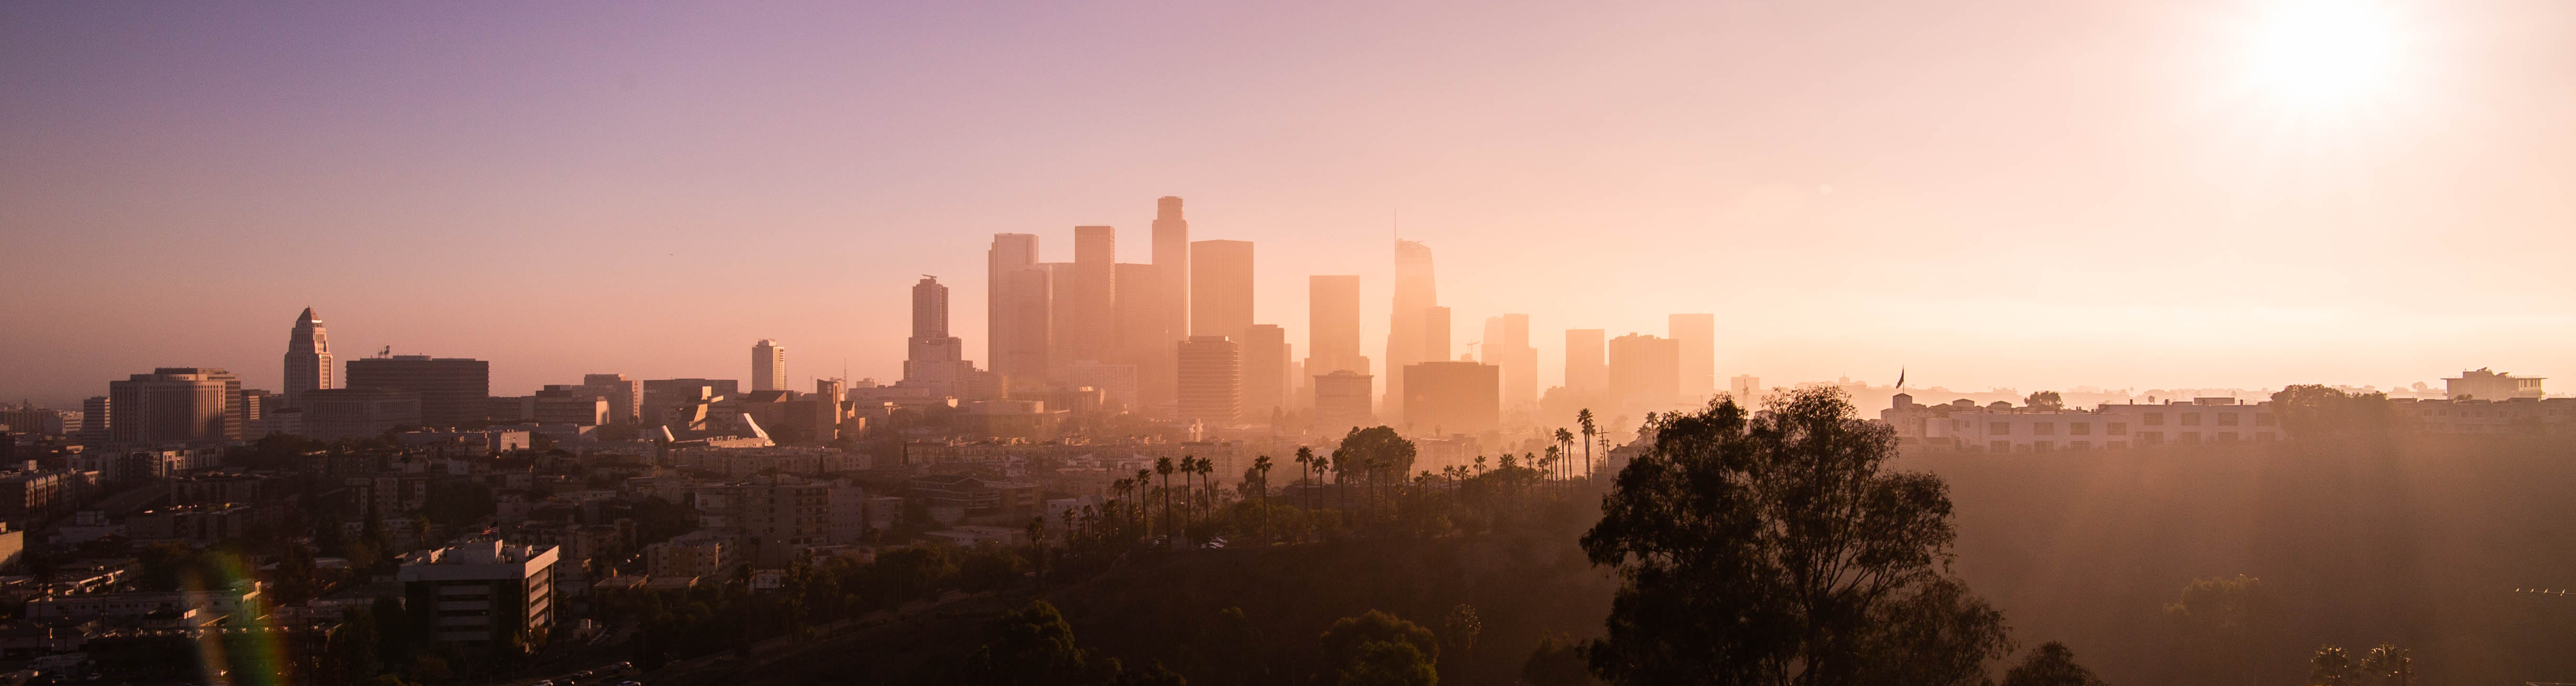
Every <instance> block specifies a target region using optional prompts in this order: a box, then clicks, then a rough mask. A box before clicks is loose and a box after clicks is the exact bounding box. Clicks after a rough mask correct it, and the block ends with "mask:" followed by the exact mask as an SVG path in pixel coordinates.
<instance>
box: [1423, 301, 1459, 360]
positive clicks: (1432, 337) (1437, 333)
mask: <svg viewBox="0 0 2576 686" xmlns="http://www.w3.org/2000/svg"><path fill="white" fill-rule="evenodd" d="M1453 330H1454V329H1453V328H1452V327H1450V326H1449V308H1447V307H1442V306H1439V305H1433V306H1430V307H1425V308H1422V361H1424V362H1450V361H1452V360H1450V359H1449V353H1450V351H1452V350H1455V349H1456V348H1453V347H1451V346H1450V345H1449V332H1450V331H1453Z"/></svg>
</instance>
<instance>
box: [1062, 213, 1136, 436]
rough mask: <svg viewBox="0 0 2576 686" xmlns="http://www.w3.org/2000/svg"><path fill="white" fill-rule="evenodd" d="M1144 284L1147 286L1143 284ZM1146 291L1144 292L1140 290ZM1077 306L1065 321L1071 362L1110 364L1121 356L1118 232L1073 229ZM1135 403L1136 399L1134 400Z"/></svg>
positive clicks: (1065, 335) (1075, 297)
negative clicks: (1119, 345) (1086, 361)
mask: <svg viewBox="0 0 2576 686" xmlns="http://www.w3.org/2000/svg"><path fill="white" fill-rule="evenodd" d="M1139 285H1143V284H1139ZM1139 290H1143V289H1139ZM1073 291H1074V292H1073V307H1071V308H1070V310H1071V311H1070V312H1068V314H1069V315H1070V316H1068V317H1067V318H1066V319H1065V320H1064V321H1066V322H1069V323H1070V324H1072V329H1071V330H1069V331H1058V332H1057V335H1058V336H1062V337H1064V338H1066V339H1067V340H1066V342H1067V345H1066V346H1065V347H1066V351H1067V352H1070V353H1072V355H1073V357H1072V359H1071V360H1066V361H1067V362H1070V361H1073V360H1092V361H1096V362H1110V361H1115V360H1117V359H1118V358H1119V355H1118V354H1117V353H1118V318H1117V317H1118V230H1117V229H1114V228H1111V227H1107V226H1076V227H1073ZM1131 400H1132V399H1131Z"/></svg>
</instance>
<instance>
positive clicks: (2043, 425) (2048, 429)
mask: <svg viewBox="0 0 2576 686" xmlns="http://www.w3.org/2000/svg"><path fill="white" fill-rule="evenodd" d="M2030 432H2031V433H2032V434H2036V435H2040V436H2055V435H2057V422H2031V423H2030Z"/></svg>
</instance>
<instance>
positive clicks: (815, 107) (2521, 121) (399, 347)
mask: <svg viewBox="0 0 2576 686" xmlns="http://www.w3.org/2000/svg"><path fill="white" fill-rule="evenodd" d="M2289 4H2290V5H2294V6H2295V5H2303V4H2309V3H2289ZM2279 5H2280V3H2262V2H2195V3H2087V4H2075V5H2070V4H2066V3H1978V4H1949V3H1937V4H1936V3H1907V4H1893V5H1875V4H1854V3H1778V4H1772V3H1753V4H1735V5H1698V4H1668V5H1654V4H1639V5H1622V6H1617V7H1607V8H1594V7H1580V8H1578V7H1573V6H1564V5H1557V4H1548V3H1510V4H1485V3H1479V4H1476V5H1474V9H1473V10H1472V11H1468V10H1467V8H1466V7H1465V6H1460V5H1454V4H1427V5H1407V6H1404V7H1380V6H1345V5H1331V4H1324V5H1300V6H1295V7H1260V8H1251V7H1211V6H1203V5H1153V4H1127V5H1113V6H1109V7H1086V8H1081V9H1079V10H1077V9H1074V8H1049V7H1010V8H1008V9H1005V8H1004V7H1003V6H998V5H983V4H967V5H953V4H952V5H940V6H936V7H916V8H894V7H882V6H847V5H831V4H815V5H768V6H763V7H757V8H727V9H725V10H722V11H716V10H712V9H707V8H690V7H687V6H674V5H651V6H622V7H617V8H613V9H606V10H603V9H602V8H595V7H573V6H565V7H545V8H510V10H511V11H507V12H502V11H482V12H467V11H448V10H449V9H450V8H409V9H405V8H387V7H345V8H343V7H333V8H316V7H296V8H290V7H281V6H263V5H257V4H205V5H189V6H184V7H156V8H151V9H149V10H145V9H142V8H137V7H116V6H105V7H102V6H78V5H13V6H10V7H6V8H0V83H5V84H6V85H7V87H8V90H9V91H10V92H12V93H13V94H14V95H13V96H12V97H10V98H7V99H6V101H5V102H0V146H5V149H6V150H8V151H9V152H8V156H9V157H10V158H11V159H12V162H11V163H10V164H8V165H6V166H5V168H0V208H5V209H0V231H5V232H6V233H7V234H9V235H11V236H13V237H16V238H18V239H19V242H20V244H21V245H22V246H23V247H24V249H19V250H12V251H9V252H8V254H7V256H5V257H0V265H5V273H6V274H7V275H8V277H7V278H8V279H9V280H10V282H11V284H12V285H13V286H14V287H13V288H12V289H11V290H12V291H13V292H15V293H17V294H18V295H15V296H12V297H11V298H9V299H8V305H7V307H6V310H7V311H6V319H8V320H9V321H10V322H11V323H12V325H11V326H7V327H0V356H5V357H6V358H8V359H12V360H26V359H30V358H35V357H41V358H43V359H45V360H47V361H46V363H44V364H26V363H23V362H22V363H18V364H11V365H7V366H6V367H5V368H4V369H0V390H5V391H6V392H8V393H9V394H11V395H12V396H13V397H18V396H25V397H31V398H35V399H39V400H46V401H49V402H53V403H57V404H59V403H63V402H68V401H73V400H76V399H77V398H79V397H84V396H87V395H94V394H96V393H97V392H98V389H97V386H96V384H97V380H98V379H102V378H108V377H110V376H114V375H117V374H122V373H126V372H129V371H131V370H134V369H138V368H146V367H151V366H154V365H160V364H173V363H186V364H201V365H219V366H227V367H233V368H238V369H240V370H241V372H242V373H243V374H244V375H245V378H246V380H248V381H250V382H252V383H253V384H255V385H262V386H265V385H269V384H271V383H273V382H272V381H269V380H268V379H269V377H270V375H271V374H272V373H273V372H271V371H269V369H268V367H269V366H270V365H267V364H264V363H261V362H263V361H265V360H267V359H268V358H269V356H271V355H273V354H274V353H273V348H274V347H275V345H276V338H277V335H276V332H277V330H278V329H279V328H280V327H282V326H283V325H285V324H287V323H289V322H291V319H292V316H293V314H294V313H295V312H296V311H298V310H299V309H301V308H303V307H306V306H312V307H315V308H317V309H318V310H319V311H320V312H322V313H323V314H325V315H326V316H327V317H329V318H330V319H331V320H332V322H333V325H334V327H335V330H336V331H338V332H341V333H340V334H339V335H340V336H342V344H341V345H342V351H343V355H344V356H352V354H353V353H364V352H372V351H374V350H376V349H377V348H379V347H382V346H392V347H393V348H394V350H395V352H397V353H420V354H435V355H446V356H470V357H476V358H481V359H488V360H492V361H493V375H494V376H493V381H494V384H495V386H496V387H499V388H505V389H525V388H534V387H536V386H538V385H541V384H543V383H548V382H556V381H559V380H561V379H563V378H566V377H569V376H572V375H578V374H581V373H584V372H593V371H603V370H611V369H614V370H621V371H624V372H625V373H628V374H630V375H640V376H644V377H656V378H658V377H662V376H711V375H720V374H736V373H738V372H736V371H735V369H734V368H735V367H737V366H739V364H740V362H739V360H740V357H741V352H740V351H741V349H742V348H743V347H744V346H745V345H747V344H749V343H750V342H752V341H754V340H758V339H762V338H775V339H779V340H781V341H784V342H787V343H788V344H790V345H792V346H794V349H795V350H796V352H797V358H796V360H795V361H794V363H793V364H794V366H793V370H792V374H793V375H794V376H795V377H796V378H797V379H798V380H799V382H800V383H801V382H802V380H803V379H806V378H808V377H817V376H820V377H830V376H840V375H841V370H842V369H843V367H844V364H846V366H847V369H848V370H849V374H850V375H851V376H852V377H853V378H855V377H877V378H880V379H889V380H890V379H892V378H894V377H898V376H900V368H899V365H898V362H899V361H900V360H901V359H902V356H903V352H902V350H903V348H902V345H903V344H902V338H903V336H904V333H903V332H902V331H901V327H900V326H899V325H897V324H896V322H900V321H902V319H903V317H904V309H903V308H904V307H905V299H904V297H903V293H904V291H903V289H904V288H905V287H906V286H907V285H908V284H909V283H911V282H912V281H913V280H915V279H917V278H918V276H917V275H918V274H937V275H941V276H943V277H945V278H944V279H943V281H945V282H947V283H950V284H952V285H954V287H955V288H956V289H957V292H956V298H955V300H956V302H957V303H958V307H957V312H956V315H957V316H956V319H957V325H956V327H955V333H956V334H957V335H958V336H960V337H962V338H964V339H966V340H967V341H968V349H969V350H970V353H969V355H968V357H969V358H971V359H979V360H980V359H982V358H983V357H984V353H983V351H982V348H983V341H984V332H983V330H982V329H983V322H984V318H983V317H982V316H980V308H981V307H982V303H983V301H984V298H983V294H982V293H981V289H982V284H983V280H982V279H981V278H978V277H979V276H980V271H981V266H982V263H981V262H980V259H981V257H982V253H983V248H984V247H985V244H986V242H987V240H988V238H989V236H990V235H991V234H994V233H1000V232H1024V233H1038V234H1043V235H1047V236H1048V238H1049V239H1050V240H1049V241H1047V242H1046V243H1045V244H1044V245H1043V251H1044V253H1045V259H1047V260H1050V261H1055V260H1067V259H1070V248H1071V245H1070V240H1069V236H1068V235H1067V230H1068V229H1069V227H1072V226H1074V225H1077V224H1107V225H1114V226H1117V227H1119V228H1120V229H1121V233H1122V238H1125V239H1126V240H1123V241H1121V243H1122V245H1121V248H1120V253H1121V254H1120V258H1121V261H1129V262H1141V261H1145V244H1146V241H1145V240H1143V236H1144V235H1145V231H1146V228H1147V227H1146V224H1147V221H1148V220H1149V219H1150V218H1151V216H1152V210H1153V207H1152V199H1153V198H1154V197H1157V196H1162V195H1177V196H1181V197H1185V198H1188V199H1189V200H1190V218H1191V222H1192V226H1193V229H1194V233H1193V237H1194V238H1200V239H1213V238H1224V239H1241V240H1251V241H1255V242H1257V243H1258V244H1259V252H1258V260H1259V268H1258V280H1259V281H1258V289H1259V291H1258V296H1259V297H1258V308H1259V319H1261V320H1262V321H1266V322H1267V321H1275V322H1277V323H1279V324H1281V325H1283V326H1285V327H1287V328H1288V335H1289V338H1290V340H1295V341H1302V340H1303V339H1304V337H1305V331H1304V325H1305V323H1304V313H1305V302H1304V295H1305V292H1304V284H1305V277H1306V276H1307V275H1310V274H1357V275H1360V276H1361V277H1362V288H1363V292H1364V297H1363V299H1362V301H1363V303H1364V305H1365V307H1366V308H1367V310H1366V311H1365V313H1364V316H1363V317H1362V322H1363V326H1364V331H1363V337H1364V339H1365V340H1369V341H1372V344H1371V345H1372V346H1374V345H1375V343H1374V342H1376V341H1381V340H1383V337H1384V335H1385V329H1384V327H1385V326H1386V321H1387V319H1386V313H1385V310H1384V307H1385V303H1386V302H1387V294H1388V290H1387V289H1388V288H1389V281H1388V275H1389V274H1390V268H1391V266H1390V259H1389V255H1388V252H1387V248H1386V246H1387V245H1388V238H1389V236H1390V235H1392V234H1397V233H1400V234H1401V235H1402V236H1403V237H1405V238H1409V239H1414V240H1420V241H1423V242H1424V243H1426V244H1428V245H1430V246H1431V247H1432V248H1433V249H1434V250H1435V251H1437V253H1438V257H1439V267H1440V280H1441V299H1442V304H1444V305H1449V306H1451V307H1452V308H1454V310H1455V311H1456V312H1457V316H1456V317H1455V325H1456V328H1457V333H1456V334H1455V340H1456V341H1458V342H1459V343H1460V344H1461V346H1460V352H1465V348H1464V345H1463V344H1464V343H1466V342H1468V341H1473V340H1476V338H1477V337H1478V335H1477V333H1478V332H1477V330H1476V325H1477V323H1478V322H1481V321H1482V320H1483V319H1484V318H1485V317H1487V316H1491V315H1496V314H1502V313H1506V312H1525V313H1529V314H1530V315H1531V316H1532V324H1531V326H1532V330H1533V331H1535V332H1538V333H1536V334H1533V340H1535V341H1537V343H1536V344H1537V345H1538V346H1539V348H1540V351H1541V352H1540V355H1539V357H1540V359H1541V360H1542V363H1541V370H1542V371H1541V376H1542V378H1548V379H1554V378H1556V377H1557V375H1558V374H1559V372H1558V370H1557V366H1558V364H1559V361H1560V360H1561V359H1562V356H1561V350H1560V344H1559V339H1558V338H1557V337H1555V336H1553V335H1550V334H1551V333H1552V332H1555V331H1558V330H1561V329H1565V328H1603V329H1607V330H1609V331H1610V332H1611V335H1613V336H1616V335H1619V334H1621V333H1625V332H1628V331H1638V332H1645V333H1656V332H1659V331H1661V329H1662V318H1663V314H1664V313H1668V312H1713V313H1719V314H1720V329H1721V331H1722V334H1723V335H1722V336H1721V338H1722V340H1721V342H1720V345H1719V359H1720V362H1719V371H1720V373H1721V374H1722V375H1732V374H1753V375H1757V376H1761V377H1763V378H1765V379H1770V380H1774V381H1780V382H1787V381H1809V380H1830V379H1833V378H1836V377H1841V376H1850V377H1852V378H1855V379H1862V380H1867V381H1870V382H1873V383H1877V384H1881V385H1884V384H1888V383H1891V382H1893V380H1894V376H1895V374H1896V372H1897V370H1898V369H1899V368H1900V367H1903V368H1905V369H1908V370H1910V371H1909V373H1910V374H1912V377H1911V378H1912V379H1913V380H1914V382H1915V383H1917V384H1934V385H1947V386H1949V387H1952V388H1959V389H1971V388H1973V389H1984V388H1988V387H2014V388H2020V389H2022V390H2024V391H2028V390H2032V389H2038V388H2048V387H2071V386H2079V385H2082V386H2097V387H2104V388H2136V389H2146V388H2157V387H2241V388H2247V389H2259V388H2271V387H2278V386H2281V385H2284V384H2288V383H2297V382H2303V381H2327V382H2332V383H2340V384H2349V385H2354V386H2360V385H2376V386H2379V387H2382V388H2386V387H2390V386H2394V385H2400V384H2406V383H2413V382H2434V381H2435V380H2436V379H2438V378H2439V377H2441V376H2444V375H2448V374H2451V373H2455V372H2457V371H2458V370H2459V369H2462V368H2474V367H2480V366H2493V367H2495V368H2497V369H2500V370H2510V371H2513V372H2515V373H2520V374H2527V375H2534V376H2558V377H2568V376H2571V375H2576V370H2570V369H2567V368H2565V365H2566V364H2567V363H2566V359H2567V358H2566V357H2565V356H2564V355H2559V354H2553V353H2555V352H2557V351H2559V350H2561V349H2562V348H2563V346H2560V345H2559V344H2557V343H2556V342H2555V341H2558V340H2563V339H2565V338H2566V337H2567V336H2568V335H2569V334H2571V333H2576V316H2571V315H2570V314H2568V310H2567V309H2566V308H2565V307H2564V305H2565V304H2566V300H2565V298H2566V294H2567V293H2570V292H2576V276H2570V275H2571V274H2576V270H2569V269H2567V268H2566V266H2567V265H2566V264H2565V260H2566V258H2565V256H2566V255H2568V254H2571V252H2570V248H2576V245H2571V243H2570V241H2576V239H2571V238H2569V236H2570V235H2571V232H2569V231H2568V230H2567V228H2568V227H2569V226H2576V203H2571V202H2570V200H2569V198H2568V196H2567V194H2566V192H2565V189H2567V188H2569V187H2576V162H2571V160H2576V154H2570V153H2576V133H2571V131H2570V129H2571V127H2569V126H2567V125H2566V122H2568V121H2571V120H2576V89H2570V88H2566V87H2565V85H2566V82H2565V74H2567V73H2568V72H2569V70H2570V69H2571V67H2576V40H2571V38H2572V37H2576V36H2571V31H2576V29H2571V28H2570V27H2571V26H2576V17H2571V12H2576V9H2571V8H2570V7H2569V6H2568V5H2566V4H2564V3H2552V2H2475V3H2465V4H2462V3H2446V4H2439V5H2436V4H2431V3H2361V4H2360V6H2361V7H2362V10H2361V12H2362V14H2360V15H2359V16H2360V17H2361V18H2360V19H2357V20H2353V21H2356V22H2360V26H2359V28H2357V29H2355V30H2357V31H2361V32H2365V35H2362V36H2361V38H2359V39H2356V40H2360V41H2365V43H2364V44H2361V45H2359V46H2344V45H2341V44H2338V43H2334V42H2331V41H2328V42H2326V43H2324V44H2322V45H2307V44H2301V43H2298V42H2297V41H2301V40H2309V39H2308V38H2307V37H2304V36H2302V35H2296V34H2295V27H2294V29H2293V32H2294V35H2290V36H2288V37H2286V38H2285V37H2281V36H2278V35H2275V34H2278V33H2280V32H2281V31H2283V29H2280V28H2278V27H2276V26H2274V25H2273V24H2271V23H2267V22H2275V21H2276V20H2275V19H2273V18H2272V14H2275V13H2278V11H2279V10H2277V9H2276V8H2277V6H2279ZM495 9H498V8H495ZM2293 11H2297V10H2296V8H2295V7H2294V8H2293ZM2330 38H2331V36H2330ZM2267 41H2268V42H2267ZM2283 41H2289V42H2291V45H2289V47H2287V48H2283V47H2281V46H2280V45H2278V43H2281V42H2283ZM2283 49H2287V50H2292V51H2309V52H2314V51H2318V50H2324V51H2327V52H2326V53H2325V54H2327V55H2328V56H2333V55H2336V54H2340V53H2335V52H2332V51H2334V50H2346V51H2366V52H2361V53H2357V54H2361V55H2362V57H2363V58H2366V59H2369V60H2377V61H2376V62H2371V64H2383V65H2394V66H2384V67H2382V68H2379V69H2378V70H2377V71H2375V72H2372V73H2365V74H2360V75H2357V76H2353V77H2351V78H2353V79H2356V80H2359V81H2361V82H2364V83H2363V85H2364V87H2357V88H2345V89H2340V90H2337V91H2334V92H2325V93H2316V92H2309V91H2305V90H2287V89H2279V88H2274V87H2272V86H2271V85H2270V84H2267V83H2265V82H2263V81H2261V80H2260V79H2262V78H2265V76H2264V74H2265V72H2264V71H2263V70H2264V69H2266V68H2267V67H2266V66H2265V65H2267V64H2269V63H2268V62H2265V61H2264V60H2266V59H2274V58H2269V57H2267V56H2266V55H2267V54H2268V53H2267V52H2266V51H2267V50H2283ZM642 332H651V334H650V335H649V336H644V335H638V334H641V333H642ZM2356 339H2363V340H2367V341H2369V343H2368V344H2367V345H2348V343H2351V342H2352V341H2354V340H2356Z"/></svg>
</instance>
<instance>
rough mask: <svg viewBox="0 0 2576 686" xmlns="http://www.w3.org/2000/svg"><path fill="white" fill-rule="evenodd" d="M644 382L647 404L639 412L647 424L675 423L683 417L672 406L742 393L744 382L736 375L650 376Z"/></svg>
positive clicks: (735, 396) (688, 404)
mask: <svg viewBox="0 0 2576 686" xmlns="http://www.w3.org/2000/svg"><path fill="white" fill-rule="evenodd" d="M643 386H644V406H643V408H642V410H641V411H640V412H639V414H642V415H643V419H644V423H646V424H661V425H672V424H673V422H674V420H678V419H680V418H679V417H676V416H674V415H673V413H672V408H675V407H683V406H694V405H695V404H696V403H697V401H700V400H707V399H715V398H738V397H741V396H742V389H741V382H739V381H735V380H733V379H647V380H645V381H644V384H643ZM675 428H676V427H675Z"/></svg>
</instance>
